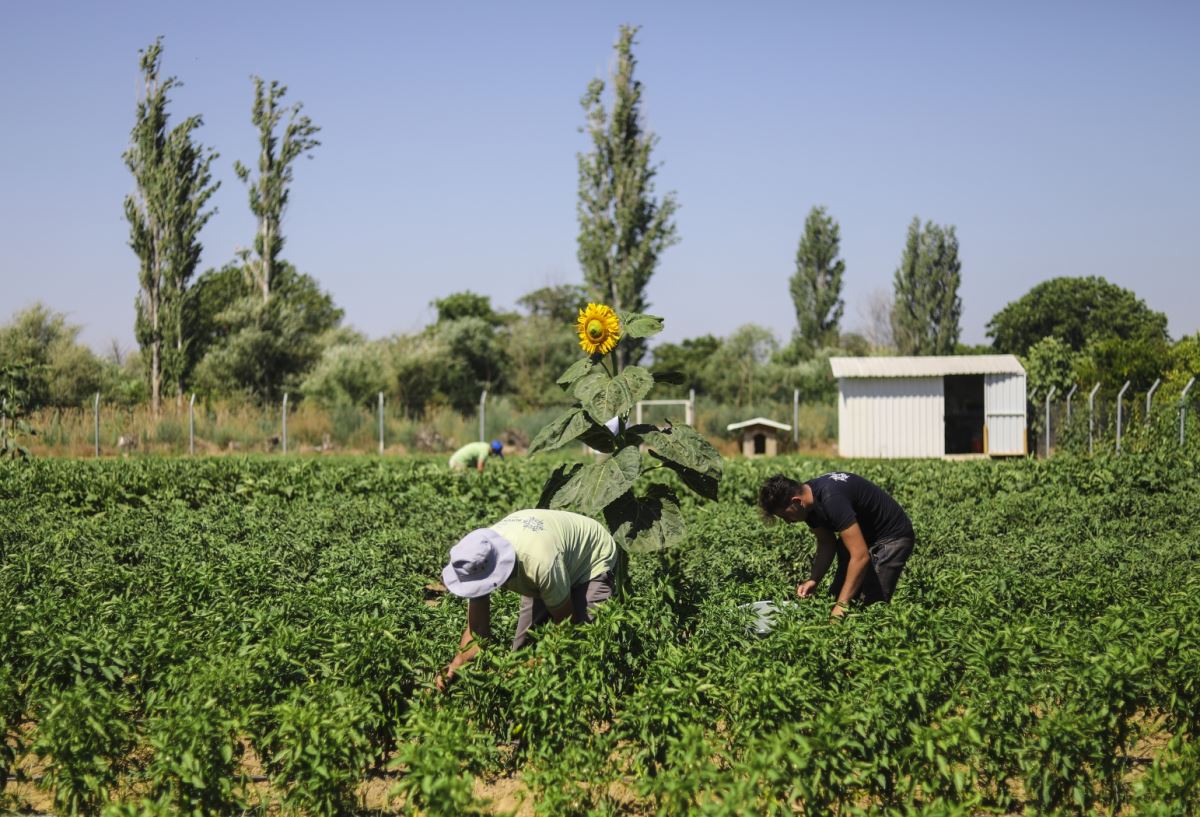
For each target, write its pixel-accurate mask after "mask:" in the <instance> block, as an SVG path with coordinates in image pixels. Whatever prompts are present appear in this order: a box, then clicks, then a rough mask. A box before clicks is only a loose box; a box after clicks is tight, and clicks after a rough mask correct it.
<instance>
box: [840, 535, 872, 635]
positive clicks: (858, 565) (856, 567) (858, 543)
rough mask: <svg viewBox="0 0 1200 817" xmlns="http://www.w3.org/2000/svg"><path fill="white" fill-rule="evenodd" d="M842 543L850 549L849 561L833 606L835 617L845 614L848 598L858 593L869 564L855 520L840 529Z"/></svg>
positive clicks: (864, 545) (869, 559) (868, 554)
mask: <svg viewBox="0 0 1200 817" xmlns="http://www.w3.org/2000/svg"><path fill="white" fill-rule="evenodd" d="M842 544H843V545H845V546H846V550H848V551H850V563H849V564H848V565H847V566H846V581H845V582H843V583H842V592H841V593H839V594H838V599H837V603H836V604H835V605H834V606H833V615H834V616H837V617H840V616H842V615H845V612H846V608H847V607H849V605H850V600H851V599H853V598H854V597H855V596H857V595H858V591H859V588H861V587H862V583H863V579H864V578H866V575H867V567H868V565H870V564H871V553H870V551H868V550H867V540H866V539H865V538H864V537H863V533H862V528H860V527H859V526H858V523H857V522H855V523H854V524H853V525H851V526H850V527H848V528H846V529H845V530H844V531H842Z"/></svg>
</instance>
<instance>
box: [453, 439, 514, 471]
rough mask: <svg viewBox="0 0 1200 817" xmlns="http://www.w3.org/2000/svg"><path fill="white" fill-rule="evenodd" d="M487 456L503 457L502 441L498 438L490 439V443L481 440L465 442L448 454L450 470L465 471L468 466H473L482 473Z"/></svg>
mask: <svg viewBox="0 0 1200 817" xmlns="http://www.w3.org/2000/svg"><path fill="white" fill-rule="evenodd" d="M488 457H501V458H503V457H504V443H502V442H500V441H499V440H492V441H491V442H490V443H485V442H483V441H480V442H477V443H467V444H466V445H464V446H463V447H462V448H460V449H458V450H457V451H455V452H454V453H453V454H451V455H450V470H451V471H465V470H466V469H467V468H468V467H471V466H474V468H475V470H476V471H478V472H479V473H481V474H482V473H483V466H484V464H485V463H486V462H487V458H488Z"/></svg>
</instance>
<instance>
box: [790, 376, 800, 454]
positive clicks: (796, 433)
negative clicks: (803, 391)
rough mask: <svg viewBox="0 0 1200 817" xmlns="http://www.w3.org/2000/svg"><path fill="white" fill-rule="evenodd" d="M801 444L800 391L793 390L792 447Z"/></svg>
mask: <svg viewBox="0 0 1200 817" xmlns="http://www.w3.org/2000/svg"><path fill="white" fill-rule="evenodd" d="M799 444H800V390H799V389H792V445H799Z"/></svg>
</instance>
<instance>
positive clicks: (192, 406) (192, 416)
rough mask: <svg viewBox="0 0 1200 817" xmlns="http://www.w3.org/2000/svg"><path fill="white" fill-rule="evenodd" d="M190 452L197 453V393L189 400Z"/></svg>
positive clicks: (193, 393)
mask: <svg viewBox="0 0 1200 817" xmlns="http://www.w3.org/2000/svg"><path fill="white" fill-rule="evenodd" d="M188 453H189V454H195V453H196V393H195V392H192V399H191V400H189V401H188Z"/></svg>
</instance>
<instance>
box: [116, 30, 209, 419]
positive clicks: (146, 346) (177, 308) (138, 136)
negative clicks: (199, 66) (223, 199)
mask: <svg viewBox="0 0 1200 817" xmlns="http://www.w3.org/2000/svg"><path fill="white" fill-rule="evenodd" d="M139 54H140V55H141V61H140V67H141V71H142V93H141V98H140V99H139V100H138V105H137V114H136V118H135V121H134V126H133V131H132V132H131V134H130V146H129V149H128V150H127V151H126V152H125V155H124V159H125V164H126V166H127V167H128V168H129V171H130V172H131V173H132V174H133V179H134V192H133V193H132V194H130V195H128V196H126V197H125V217H126V219H127V220H128V221H129V246H130V247H131V248H132V249H133V251H134V253H136V254H137V257H138V261H139V271H138V283H139V289H138V296H137V300H136V302H135V309H136V321H135V326H134V331H135V334H136V336H137V340H138V344H139V345H140V346H141V348H142V352H143V354H144V357H145V359H146V366H147V376H148V379H149V383H150V407H151V410H152V411H153V413H154V414H155V415H157V414H158V413H159V411H160V408H161V399H162V391H163V383H164V382H170V381H172V380H173V381H174V383H175V390H176V394H177V395H182V393H183V381H182V378H183V371H184V362H185V357H186V355H185V346H186V343H187V339H186V327H185V326H184V325H183V299H184V293H185V290H186V289H187V282H188V280H189V279H190V278H191V276H192V275H193V274H194V273H195V271H196V264H197V263H198V262H199V259H200V251H201V246H200V242H199V233H200V230H201V229H202V228H203V227H204V225H205V224H206V223H207V222H208V219H209V218H211V217H212V215H213V212H214V211H211V210H210V211H207V212H206V211H205V210H204V207H205V205H206V204H207V202H208V200H209V198H210V197H211V196H212V194H213V193H214V192H215V191H216V189H217V187H219V186H220V183H219V182H218V183H216V184H214V183H213V182H212V174H211V172H210V167H211V165H212V162H213V160H214V159H215V158H216V157H217V154H216V153H215V152H214V151H212V150H209V149H206V148H204V147H203V146H202V145H200V144H198V143H197V142H195V141H193V139H192V134H193V132H194V131H195V130H196V129H197V128H199V127H200V126H201V124H202V119H201V117H199V116H192V117H189V118H187V119H185V120H184V121H183V122H181V123H180V124H178V125H176V126H175V127H174V128H172V129H170V130H168V119H169V116H168V114H167V105H168V103H169V102H170V98H169V96H168V94H169V92H170V91H171V89H172V88H175V87H177V86H179V85H181V83H180V82H179V81H178V80H177V79H176V78H175V77H167V78H165V79H164V78H162V77H161V76H160V74H159V70H160V64H161V60H162V38H159V39H157V40H155V42H154V44H153V45H151V46H150V47H149V48H147V49H146V50H144V51H140V52H139Z"/></svg>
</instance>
